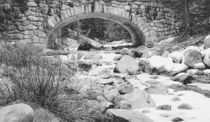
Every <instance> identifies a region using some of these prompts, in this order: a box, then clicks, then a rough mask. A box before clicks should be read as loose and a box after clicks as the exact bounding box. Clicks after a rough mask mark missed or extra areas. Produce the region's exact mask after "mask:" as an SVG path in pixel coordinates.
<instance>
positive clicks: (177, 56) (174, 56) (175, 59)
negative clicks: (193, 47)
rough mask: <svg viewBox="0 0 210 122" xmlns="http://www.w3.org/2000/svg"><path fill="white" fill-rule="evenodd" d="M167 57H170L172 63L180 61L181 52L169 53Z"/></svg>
mask: <svg viewBox="0 0 210 122" xmlns="http://www.w3.org/2000/svg"><path fill="white" fill-rule="evenodd" d="M168 57H170V58H172V60H173V62H174V63H181V61H182V53H181V52H178V51H175V52H172V53H170V54H169V56H168Z"/></svg>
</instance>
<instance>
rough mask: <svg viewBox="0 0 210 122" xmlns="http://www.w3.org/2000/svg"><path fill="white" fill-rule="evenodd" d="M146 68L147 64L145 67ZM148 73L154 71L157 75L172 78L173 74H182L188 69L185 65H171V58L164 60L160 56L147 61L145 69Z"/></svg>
mask: <svg viewBox="0 0 210 122" xmlns="http://www.w3.org/2000/svg"><path fill="white" fill-rule="evenodd" d="M145 66H147V64H146V65H145ZM146 68H147V71H148V69H149V72H150V71H151V70H152V69H153V70H154V69H156V72H157V74H164V75H169V76H172V75H174V74H177V73H180V72H183V71H185V70H187V69H188V67H187V66H186V65H185V64H179V63H173V61H172V59H171V58H164V57H161V56H152V57H151V58H149V60H148V66H147V67H146Z"/></svg>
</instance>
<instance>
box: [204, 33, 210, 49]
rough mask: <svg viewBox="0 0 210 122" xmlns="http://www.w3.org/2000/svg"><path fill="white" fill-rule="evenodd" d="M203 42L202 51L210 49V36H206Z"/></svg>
mask: <svg viewBox="0 0 210 122" xmlns="http://www.w3.org/2000/svg"><path fill="white" fill-rule="evenodd" d="M203 41H204V49H208V48H209V47H210V35H208V36H206V38H205V39H204V40H203Z"/></svg>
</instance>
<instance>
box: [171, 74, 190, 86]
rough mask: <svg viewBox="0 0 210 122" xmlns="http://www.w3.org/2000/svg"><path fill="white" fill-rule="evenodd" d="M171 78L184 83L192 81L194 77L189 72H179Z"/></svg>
mask: <svg viewBox="0 0 210 122" xmlns="http://www.w3.org/2000/svg"><path fill="white" fill-rule="evenodd" d="M171 80H173V81H178V82H181V83H183V84H185V85H186V84H188V83H192V80H193V77H192V76H191V75H190V74H189V73H179V74H177V75H176V76H173V77H171Z"/></svg>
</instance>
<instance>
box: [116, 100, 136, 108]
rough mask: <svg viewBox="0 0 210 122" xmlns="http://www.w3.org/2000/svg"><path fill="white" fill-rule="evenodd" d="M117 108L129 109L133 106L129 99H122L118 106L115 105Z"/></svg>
mask: <svg viewBox="0 0 210 122" xmlns="http://www.w3.org/2000/svg"><path fill="white" fill-rule="evenodd" d="M115 108H119V109H127V110H129V109H131V108H132V106H131V103H130V102H129V101H127V100H122V101H120V102H119V103H118V105H117V106H115Z"/></svg>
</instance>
